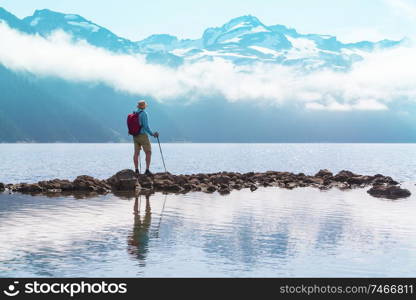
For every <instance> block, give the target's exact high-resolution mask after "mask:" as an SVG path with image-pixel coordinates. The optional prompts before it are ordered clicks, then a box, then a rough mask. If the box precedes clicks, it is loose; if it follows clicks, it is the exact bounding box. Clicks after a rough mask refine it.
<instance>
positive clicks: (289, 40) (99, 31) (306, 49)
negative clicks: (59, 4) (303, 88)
mask: <svg viewBox="0 0 416 300" xmlns="http://www.w3.org/2000/svg"><path fill="white" fill-rule="evenodd" d="M0 20H4V21H5V22H7V23H8V24H9V26H11V27H13V28H16V29H18V30H20V31H24V32H26V33H37V34H40V35H42V36H47V35H50V34H51V33H52V32H54V31H56V30H63V31H65V32H68V33H70V34H71V35H72V36H73V37H74V39H76V40H86V41H87V42H88V43H90V44H92V45H94V46H97V47H102V48H105V49H107V50H110V51H113V52H119V53H140V54H144V55H146V57H147V60H148V61H149V62H150V63H157V64H163V65H169V66H178V65H181V64H183V63H184V62H196V61H202V60H213V59H216V58H222V59H225V60H228V61H232V62H233V63H235V64H251V63H256V62H264V63H277V64H283V65H294V66H300V67H302V68H304V69H306V70H311V69H312V70H313V69H317V68H331V69H335V70H346V69H348V68H349V67H350V66H351V65H352V63H353V62H355V61H359V60H361V59H362V54H363V53H365V52H371V51H374V50H375V49H386V48H390V47H394V46H397V45H399V44H400V43H401V41H391V40H383V41H380V42H376V43H373V42H368V41H362V42H358V43H342V42H340V41H338V40H337V38H336V37H334V36H330V35H320V34H301V33H298V32H297V31H296V30H295V29H293V28H288V27H286V26H284V25H272V26H267V25H265V24H263V23H262V22H261V21H260V20H259V19H257V18H256V17H254V16H242V17H238V18H235V19H232V20H230V21H229V22H227V23H226V24H224V25H223V26H221V27H214V28H208V29H207V30H205V32H204V33H203V35H202V37H201V38H200V39H196V40H190V39H178V38H177V37H175V36H172V35H168V34H155V35H152V36H150V37H148V38H146V39H144V40H142V41H130V40H128V39H125V38H122V37H119V36H117V35H115V34H114V33H112V32H111V31H109V30H108V29H106V28H104V27H101V26H99V25H97V24H95V23H93V22H91V21H89V20H86V19H85V18H83V17H81V16H79V15H74V14H63V13H58V12H54V11H51V10H47V9H44V10H37V11H35V13H34V14H33V16H30V17H26V18H24V19H22V20H19V19H18V18H16V17H15V16H13V15H12V14H10V13H8V12H7V11H5V10H4V9H1V8H0Z"/></svg>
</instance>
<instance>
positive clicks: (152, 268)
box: [0, 144, 416, 277]
mask: <svg viewBox="0 0 416 300" xmlns="http://www.w3.org/2000/svg"><path fill="white" fill-rule="evenodd" d="M153 146H154V148H153V149H154V152H155V161H154V162H155V165H154V170H155V171H160V170H161V164H160V156H159V154H158V152H156V150H158V149H157V145H153ZM162 147H163V150H164V153H165V159H166V163H167V166H168V169H169V170H170V171H171V172H172V173H196V172H216V171H218V170H230V171H242V172H245V171H251V170H258V171H264V170H270V169H274V170H287V171H294V172H304V173H308V174H312V173H314V172H316V171H318V170H319V169H321V168H328V169H330V170H332V171H334V172H336V171H339V170H341V169H349V170H353V171H355V172H359V173H368V174H375V173H383V174H386V175H391V176H393V177H394V178H397V179H399V180H401V181H404V182H405V183H404V184H403V185H404V186H405V187H406V188H408V189H410V190H411V192H412V196H411V197H409V198H407V199H402V200H396V201H389V200H382V199H377V198H373V197H370V196H369V195H367V193H366V190H365V189H359V190H353V191H346V192H341V191H338V190H335V189H334V190H330V191H326V192H321V191H319V190H316V189H311V188H301V189H295V190H284V189H279V188H260V189H259V190H257V191H256V192H253V193H251V192H250V191H249V190H241V191H233V192H232V193H231V194H230V195H226V196H220V195H218V194H217V193H214V194H204V193H189V194H187V195H167V196H166V195H163V194H159V193H158V194H155V195H152V196H150V197H149V198H148V199H147V198H146V197H145V196H140V197H137V198H136V197H134V196H133V195H106V196H100V197H95V198H94V197H93V198H86V199H85V198H84V199H77V198H74V197H55V198H48V197H45V196H36V197H32V196H25V195H20V194H14V195H9V194H6V193H3V194H1V193H0V276H7V277H15V276H64V277H65V276H86V277H94V276H96V277H100V276H103V277H117V276H118V277H125V276H132V277H136V276H138V277H165V276H167V277H169V276H175V277H177V276H180V277H194V276H198V277H217V276H220V277H235V276H236V277H264V276H266V277H269V276H272V277H275V276H278V277H280V276H285V277H292V276H296V277H302V276H312V277H314V276H324V277H332V276H337V277H355V276H357V277H369V276H370V277H379V276H380V277H383V276H390V277H396V276H397V277H398V276H404V277H414V276H415V270H416V220H415V218H414V212H415V210H416V189H415V186H414V184H413V183H412V181H416V175H415V174H414V171H413V170H415V164H416V160H415V158H414V153H415V151H416V147H415V145H411V144H404V145H400V144H388V145H382V144H379V145H374V144H371V145H364V144H352V145H345V144H263V145H259V144H164V145H162ZM131 150H132V149H131V145H127V144H30V145H17V144H16V145H8V144H2V145H0V171H1V172H0V181H2V182H20V181H27V182H31V181H38V180H41V179H50V178H55V177H59V178H70V179H71V178H74V177H76V176H77V175H80V174H88V175H92V176H96V177H99V178H107V177H109V176H110V175H112V174H113V173H115V172H116V171H118V170H120V169H123V168H128V167H131V163H130V159H131V158H130V156H131Z"/></svg>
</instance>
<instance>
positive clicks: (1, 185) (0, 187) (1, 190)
mask: <svg viewBox="0 0 416 300" xmlns="http://www.w3.org/2000/svg"><path fill="white" fill-rule="evenodd" d="M4 190H5V186H4V183H1V182H0V192H4Z"/></svg>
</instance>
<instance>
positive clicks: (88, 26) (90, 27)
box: [68, 21, 100, 32]
mask: <svg viewBox="0 0 416 300" xmlns="http://www.w3.org/2000/svg"><path fill="white" fill-rule="evenodd" d="M68 24H70V25H74V26H79V27H82V28H84V29H87V30H90V31H92V32H97V31H98V30H100V27H98V26H97V25H94V24H91V23H88V22H73V21H69V22H68Z"/></svg>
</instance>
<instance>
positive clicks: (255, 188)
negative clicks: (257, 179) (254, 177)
mask: <svg viewBox="0 0 416 300" xmlns="http://www.w3.org/2000/svg"><path fill="white" fill-rule="evenodd" d="M255 190H257V186H255V185H254V184H252V185H250V191H252V192H254V191H255Z"/></svg>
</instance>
